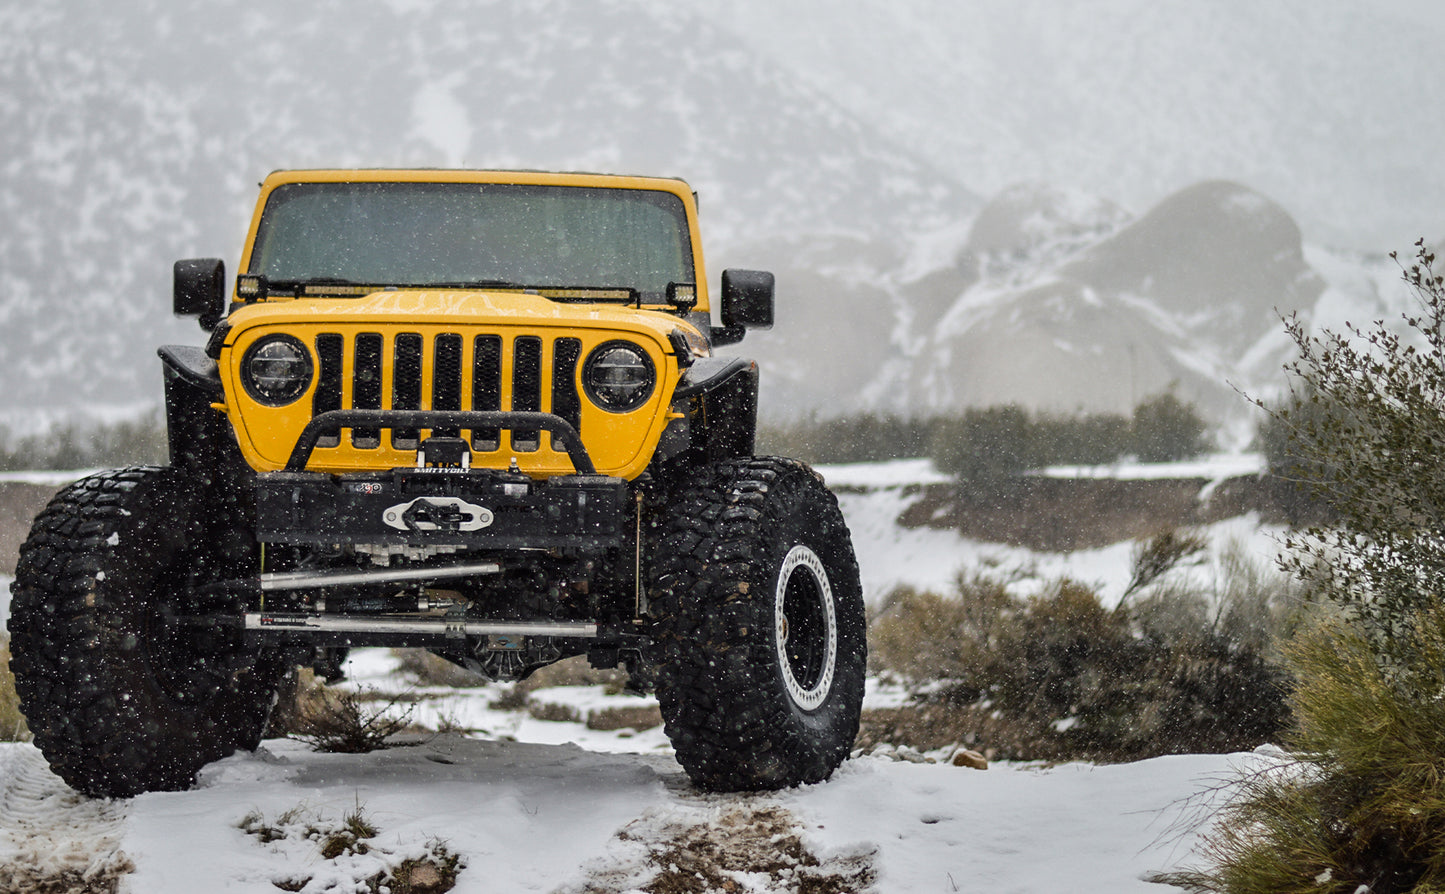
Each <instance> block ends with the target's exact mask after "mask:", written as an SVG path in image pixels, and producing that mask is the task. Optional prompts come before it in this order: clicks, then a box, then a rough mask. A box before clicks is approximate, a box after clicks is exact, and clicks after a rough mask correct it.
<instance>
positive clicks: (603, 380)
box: [582, 341, 657, 413]
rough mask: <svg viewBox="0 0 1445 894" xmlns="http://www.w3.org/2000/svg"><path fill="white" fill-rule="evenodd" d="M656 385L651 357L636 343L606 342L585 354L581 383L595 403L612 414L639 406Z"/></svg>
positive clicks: (650, 394)
mask: <svg viewBox="0 0 1445 894" xmlns="http://www.w3.org/2000/svg"><path fill="white" fill-rule="evenodd" d="M656 384H657V376H656V375H655V374H654V372H653V367H652V358H651V357H648V356H647V352H646V351H644V350H642V348H640V347H638V346H637V345H634V344H631V343H630V342H625V341H609V342H606V343H604V344H601V345H598V346H597V347H596V348H594V349H593V350H592V353H591V354H588V355H587V362H586V364H584V365H583V367H582V386H583V387H584V388H585V389H586V390H587V397H588V398H590V399H591V400H592V402H593V403H594V404H596V405H597V406H599V407H601V408H602V409H604V410H607V411H609V412H612V413H626V412H627V411H628V410H635V409H637V408H638V407H640V406H642V404H644V403H645V402H646V401H647V399H648V398H649V397H651V396H652V389H653V387H654V386H655V385H656Z"/></svg>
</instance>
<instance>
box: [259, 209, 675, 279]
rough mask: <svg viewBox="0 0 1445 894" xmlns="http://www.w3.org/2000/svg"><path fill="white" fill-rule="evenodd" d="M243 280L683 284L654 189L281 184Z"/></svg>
mask: <svg viewBox="0 0 1445 894" xmlns="http://www.w3.org/2000/svg"><path fill="white" fill-rule="evenodd" d="M247 272H249V273H252V274H259V275H261V276H264V277H266V279H267V280H268V281H270V282H289V283H308V282H312V283H314V282H320V281H330V282H337V281H344V282H353V283H368V284H378V285H395V286H402V287H405V286H433V285H437V284H446V285H447V286H449V287H459V286H463V285H475V286H478V287H481V286H487V285H496V284H499V283H507V284H513V285H517V286H529V287H537V288H548V287H550V288H579V289H580V288H597V289H633V290H635V291H637V292H638V293H640V294H641V296H642V300H643V301H644V302H647V303H662V302H663V300H664V298H663V296H664V295H665V293H666V291H667V286H668V284H669V283H691V282H694V277H693V267H692V251H691V242H690V239H689V237H688V231H687V217H686V212H685V210H684V208H683V204H682V200H681V199H679V198H678V197H677V196H675V195H672V194H670V193H666V192H659V191H654V190H639V189H600V188H590V187H573V186H519V185H515V184H491V183H293V184H287V185H285V186H281V187H278V188H277V189H276V190H275V191H274V192H272V193H271V197H270V199H269V200H268V201H267V203H266V211H265V213H264V214H263V215H262V217H261V224H260V228H259V229H258V231H257V233H256V245H255V248H254V250H253V251H252V253H251V264H250V269H249V270H248V271H247Z"/></svg>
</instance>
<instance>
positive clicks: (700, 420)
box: [673, 357, 758, 463]
mask: <svg viewBox="0 0 1445 894" xmlns="http://www.w3.org/2000/svg"><path fill="white" fill-rule="evenodd" d="M673 406H674V407H676V408H677V409H679V410H680V411H682V412H685V413H687V415H688V418H689V419H690V420H691V424H692V445H693V447H695V448H700V449H701V450H702V451H703V452H704V454H705V455H706V458H707V461H708V462H710V463H716V462H721V461H722V460H725V459H731V458H734V457H739V456H752V455H753V453H754V446H755V443H756V440H757V431H758V365H757V363H756V362H754V361H752V360H748V359H745V358H742V357H701V358H698V359H697V360H696V361H694V362H693V364H692V366H690V367H688V369H687V371H686V372H684V373H683V376H682V381H681V382H679V383H678V386H677V389H676V390H674V391H673Z"/></svg>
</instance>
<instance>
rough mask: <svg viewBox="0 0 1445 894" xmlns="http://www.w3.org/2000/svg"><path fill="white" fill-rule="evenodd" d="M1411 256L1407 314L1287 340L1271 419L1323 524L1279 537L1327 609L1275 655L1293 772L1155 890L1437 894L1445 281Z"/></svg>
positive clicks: (1269, 780) (1268, 785)
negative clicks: (1411, 302)
mask: <svg viewBox="0 0 1445 894" xmlns="http://www.w3.org/2000/svg"><path fill="white" fill-rule="evenodd" d="M1434 262H1435V256H1434V254H1433V253H1432V252H1430V251H1429V250H1428V249H1427V248H1426V247H1425V246H1424V244H1423V242H1422V243H1418V244H1417V254H1416V260H1415V262H1414V263H1413V264H1412V265H1410V266H1409V267H1407V268H1405V271H1404V276H1405V280H1406V282H1407V283H1408V284H1409V285H1410V286H1411V287H1412V288H1413V289H1414V292H1415V295H1416V297H1417V299H1418V312H1416V313H1411V314H1407V315H1405V317H1404V318H1403V319H1402V320H1400V321H1399V324H1400V325H1398V326H1396V327H1391V326H1387V325H1386V324H1385V323H1384V322H1376V323H1375V324H1373V326H1371V327H1370V328H1368V329H1365V328H1358V327H1355V328H1350V329H1349V330H1348V331H1346V332H1345V333H1334V332H1329V331H1325V332H1321V333H1319V334H1317V335H1316V334H1312V333H1310V332H1309V331H1308V330H1307V329H1306V327H1305V325H1304V323H1303V322H1302V321H1301V320H1299V319H1298V318H1290V319H1289V320H1287V322H1286V329H1287V331H1288V332H1289V334H1290V336H1291V338H1292V339H1293V340H1294V341H1295V343H1296V345H1297V346H1298V347H1299V350H1300V360H1299V361H1298V362H1297V363H1295V364H1293V365H1292V367H1291V371H1292V372H1293V374H1294V375H1295V377H1296V380H1297V382H1298V387H1297V390H1296V393H1295V398H1296V399H1295V400H1294V401H1293V402H1291V403H1290V404H1289V405H1287V406H1285V407H1282V408H1279V409H1276V410H1274V411H1273V414H1274V415H1273V423H1274V425H1275V426H1276V427H1277V428H1278V429H1279V430H1280V431H1282V432H1283V433H1284V435H1285V437H1286V439H1287V441H1288V444H1289V448H1290V451H1291V452H1292V453H1293V454H1294V455H1295V456H1297V457H1299V458H1300V459H1301V461H1300V462H1297V463H1296V464H1295V465H1294V469H1295V470H1296V474H1298V475H1300V477H1301V478H1303V479H1305V481H1304V483H1306V484H1307V485H1309V486H1310V488H1311V489H1312V491H1313V493H1314V494H1315V495H1317V497H1318V499H1321V500H1323V501H1324V502H1325V503H1326V504H1327V505H1328V507H1329V509H1330V510H1331V512H1332V513H1333V515H1334V522H1333V524H1331V525H1328V526H1324V525H1321V526H1317V527H1315V528H1312V529H1309V530H1308V531H1305V532H1303V533H1301V534H1300V535H1298V536H1296V537H1294V538H1292V541H1291V546H1292V548H1293V552H1292V554H1291V557H1290V559H1289V565H1290V567H1291V568H1292V569H1293V570H1294V571H1295V572H1296V573H1297V574H1298V575H1300V577H1301V578H1302V579H1306V580H1309V581H1310V582H1311V583H1312V585H1313V586H1315V587H1316V588H1317V589H1318V591H1319V593H1320V594H1321V595H1322V597H1323V598H1324V599H1325V600H1326V604H1327V606H1328V609H1329V610H1328V611H1327V612H1325V613H1324V619H1323V620H1322V621H1320V623H1319V624H1318V625H1317V626H1315V627H1313V628H1312V629H1311V630H1310V631H1309V632H1308V633H1307V634H1305V635H1302V636H1300V637H1299V638H1297V639H1296V640H1295V641H1294V643H1293V644H1292V645H1291V647H1290V649H1289V650H1288V651H1287V655H1288V664H1289V666H1290V667H1291V669H1292V670H1293V673H1294V676H1295V678H1296V680H1297V683H1296V686H1295V689H1294V694H1293V696H1292V705H1293V708H1294V723H1293V725H1292V728H1291V730H1290V732H1289V735H1288V737H1287V739H1286V744H1287V745H1288V746H1289V748H1290V758H1289V760H1288V761H1287V762H1286V763H1285V764H1284V765H1283V766H1282V767H1278V768H1275V769H1274V770H1273V771H1272V772H1266V773H1261V774H1256V775H1254V776H1251V777H1247V778H1245V779H1244V780H1242V781H1241V783H1240V787H1239V793H1238V797H1237V799H1236V800H1235V801H1234V802H1233V804H1232V805H1231V806H1230V807H1229V808H1228V809H1227V810H1226V812H1225V813H1224V816H1223V819H1222V821H1221V822H1220V823H1219V825H1218V826H1217V827H1216V828H1215V829H1214V830H1213V831H1212V833H1211V834H1210V836H1209V837H1208V838H1207V855H1208V856H1209V857H1210V858H1211V861H1212V862H1211V865H1210V866H1208V867H1206V868H1205V869H1204V870H1203V871H1200V872H1196V873H1188V874H1180V875H1177V876H1173V877H1170V878H1169V879H1168V880H1169V881H1173V882H1174V883H1176V884H1181V885H1185V886H1188V887H1191V888H1193V889H1195V890H1199V891H1217V892H1230V894H1266V892H1280V894H1283V892H1295V891H1305V890H1308V891H1318V892H1320V894H1355V892H1370V894H1394V892H1405V891H1413V892H1438V891H1445V702H1442V699H1441V693H1442V692H1445V607H1442V602H1441V596H1442V595H1445V540H1442V538H1441V536H1440V531H1441V527H1442V525H1441V523H1442V521H1445V476H1441V475H1440V474H1439V473H1440V470H1441V468H1442V466H1445V277H1441V276H1440V275H1438V274H1436V273H1435V272H1434V269H1433V265H1434Z"/></svg>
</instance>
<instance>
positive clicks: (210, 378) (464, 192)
mask: <svg viewBox="0 0 1445 894" xmlns="http://www.w3.org/2000/svg"><path fill="white" fill-rule="evenodd" d="M239 269H240V270H241V271H243V272H241V273H240V274H239V275H238V276H237V277H236V279H235V282H234V284H231V283H229V282H228V281H227V279H226V276H225V271H224V265H223V263H222V262H221V261H219V260H214V259H206V260H189V261H180V262H178V263H177V264H176V267H175V282H174V302H175V305H174V306H175V311H176V313H178V314H182V315H191V316H195V317H197V318H198V319H199V321H200V324H201V326H202V328H203V329H205V330H208V331H209V332H210V339H209V341H208V342H207V344H206V345H205V346H204V347H203V348H202V347H193V346H175V345H171V346H166V347H163V348H161V349H160V356H161V360H162V363H163V368H164V374H165V399H166V412H167V426H168V433H169V441H170V464H169V465H167V466H165V467H163V468H131V469H123V470H118V471H112V472H104V473H101V474H98V475H94V476H91V477H89V478H86V479H84V480H82V481H79V482H77V483H76V484H74V485H72V486H71V487H69V488H67V489H65V490H64V491H62V492H61V493H60V494H58V495H57V496H56V498H55V499H54V501H53V502H52V503H51V504H50V505H49V507H48V508H46V510H45V511H44V512H43V513H42V514H41V515H40V516H38V517H37V519H36V521H35V524H34V528H33V529H32V531H31V534H30V537H29V539H28V541H27V542H26V544H25V545H24V547H22V549H21V555H20V562H19V566H18V568H17V571H16V578H15V584H14V590H13V593H14V596H13V604H12V618H11V622H10V630H11V633H12V651H13V655H14V657H13V661H12V664H13V668H14V671H15V676H16V685H17V688H18V690H19V692H20V697H21V700H22V705H23V709H24V712H25V715H26V717H27V718H28V720H29V722H30V727H31V729H32V730H33V731H34V735H35V741H36V743H37V744H38V745H39V747H40V748H41V750H42V751H43V752H44V753H45V755H46V757H47V758H48V759H49V761H50V764H51V766H52V767H53V768H54V770H55V771H56V772H57V773H58V774H59V775H60V776H61V777H62V778H64V779H65V780H66V781H67V782H68V783H69V784H70V785H72V786H73V787H74V788H76V789H78V790H80V791H82V792H85V793H88V794H91V795H104V796H129V795H133V794H136V793H139V792H143V791H151V790H166V789H179V788H185V787H188V786H189V785H191V784H192V782H193V781H194V779H195V774H196V772H197V771H198V770H199V769H200V768H201V767H202V766H203V765H204V764H206V763H207V762H209V761H212V760H215V759H217V758H220V757H223V756H225V755H227V754H229V753H230V752H231V751H233V750H235V749H237V748H246V749H250V748H254V747H256V745H257V743H258V742H259V741H260V739H261V737H262V736H263V735H264V733H265V730H266V724H267V720H268V715H269V713H270V710H271V707H272V705H273V704H274V702H275V701H276V694H277V692H278V690H279V688H280V687H281V685H282V683H283V682H284V680H285V678H286V677H287V675H288V674H290V673H292V672H293V671H294V669H295V667H297V666H298V665H301V666H312V667H315V668H316V669H317V670H318V671H319V672H321V673H323V674H327V675H335V674H336V673H337V672H338V662H339V658H340V657H341V656H342V655H344V653H345V650H346V649H347V648H349V647H352V646H395V647H421V648H426V649H428V650H430V651H431V652H433V653H435V654H437V655H440V656H442V657H444V658H446V659H448V660H450V661H453V662H455V663H456V664H459V665H461V666H463V667H466V668H468V669H470V670H472V671H474V672H476V673H478V674H482V675H485V676H487V677H489V678H491V679H494V680H517V679H521V678H523V677H525V676H526V675H528V674H529V673H531V672H532V671H534V670H536V669H537V668H539V667H543V666H545V665H547V664H550V663H552V662H555V661H558V660H560V659H563V658H568V657H571V656H576V655H585V656H587V658H588V660H589V661H590V662H591V663H592V664H593V665H594V666H597V667H618V666H624V667H625V668H626V669H627V671H628V673H629V677H630V680H631V682H632V684H633V686H634V687H635V688H637V689H639V690H643V691H646V690H649V689H655V691H656V693H657V697H658V700H659V702H660V703H661V706H662V714H663V718H664V721H665V725H666V726H665V728H666V731H667V734H668V736H669V737H670V738H671V740H672V743H673V745H674V747H675V750H676V753H677V757H678V760H679V761H680V762H681V764H682V765H683V767H684V768H685V769H686V770H687V772H688V774H689V776H690V777H691V779H692V780H693V782H694V783H695V784H696V785H698V786H699V787H701V788H705V789H710V790H751V789H769V788H777V787H782V786H788V785H796V784H799V783H805V782H815V781H818V780H822V779H825V778H827V777H828V776H829V774H831V773H832V771H833V770H834V769H835V768H836V767H837V766H838V764H839V763H840V762H841V761H842V760H843V758H844V757H845V756H846V755H847V753H848V751H849V749H850V748H851V747H852V742H853V738H854V736H855V734H856V732H857V727H858V718H859V710H860V704H861V700H862V693H863V677H864V664H865V643H864V616H863V603H862V595H861V589H860V585H859V580H858V568H857V563H856V560H855V558H854V554H853V548H852V544H851V541H850V539H849V534H848V530H847V527H846V526H845V524H844V521H843V517H842V515H841V514H840V513H839V511H838V505H837V501H836V500H835V499H834V498H833V496H832V494H830V493H829V492H828V490H827V489H826V488H825V487H824V486H823V484H822V482H821V480H820V479H819V478H818V476H817V475H816V474H814V473H813V472H812V471H811V470H810V469H809V468H808V467H807V466H805V465H803V464H802V463H799V462H796V461H793V460H788V459H780V458H775V457H759V456H755V455H754V452H753V442H754V431H755V427H756V415H757V413H756V407H757V386H758V371H757V366H756V364H754V363H752V362H751V361H748V360H743V359H739V358H735V357H721V356H717V355H715V354H714V352H713V350H714V348H716V347H717V346H719V345H725V344H732V343H735V342H738V341H740V340H741V339H742V338H743V335H744V333H745V332H746V330H747V329H748V328H750V327H758V328H766V327H768V326H770V325H771V324H772V320H773V277H772V275H771V274H768V273H760V272H755V271H744V270H727V271H723V274H722V277H721V290H720V293H719V294H718V311H719V317H720V319H721V325H713V323H712V314H711V311H712V309H713V306H712V301H711V298H712V296H711V294H710V293H709V289H708V285H707V279H706V276H705V272H704V268H703V255H702V243H701V238H700V235H699V230H698V221H697V203H696V199H695V196H694V194H693V192H692V190H691V189H690V188H689V187H688V186H687V184H685V183H683V182H681V181H678V180H668V179H652V178H635V177H616V176H602V175H591V174H548V173H536V172H501V171H434V170H431V171H380V170H358V171H288V172H279V173H275V174H272V175H271V176H270V177H268V178H267V179H266V180H265V182H264V183H262V184H261V194H260V199H259V201H258V203H257V206H256V212H255V215H254V216H253V218H252V220H251V226H250V231H249V233H248V235H247V238H246V243H245V247H244V249H243V251H242V253H241V259H240V267H239Z"/></svg>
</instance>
